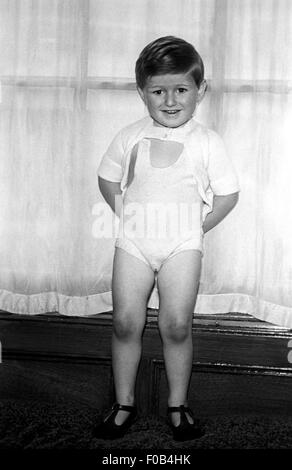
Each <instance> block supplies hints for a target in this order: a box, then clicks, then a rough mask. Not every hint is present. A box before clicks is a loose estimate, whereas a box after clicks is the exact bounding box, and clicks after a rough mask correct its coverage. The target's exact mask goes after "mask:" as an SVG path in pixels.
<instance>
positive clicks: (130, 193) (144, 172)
mask: <svg viewBox="0 0 292 470" xmlns="http://www.w3.org/2000/svg"><path fill="white" fill-rule="evenodd" d="M154 141H156V142H158V141H159V142H163V141H165V142H168V143H170V142H174V144H176V145H178V144H181V148H182V151H181V153H180V155H179V157H178V158H177V160H176V161H174V162H173V163H172V164H171V165H169V166H168V167H164V168H161V167H159V168H157V166H160V165H156V164H153V161H154V160H155V159H153V155H152V153H155V152H152V153H151V152H150V150H151V143H152V142H154ZM161 148H162V147H161ZM136 151H137V157H136V164H135V168H134V177H133V178H132V180H131V181H129V175H130V169H131V162H132V157H133V153H135V152H136ZM166 153H167V152H166ZM162 154H163V152H162ZM164 154H165V152H164ZM162 157H163V155H162ZM163 160H164V159H163V158H162V161H163ZM98 175H99V176H100V177H101V178H103V179H105V180H107V181H112V182H119V183H120V187H121V190H122V197H123V213H122V214H121V221H120V230H119V236H118V238H117V240H116V246H118V247H120V248H122V249H124V250H126V251H127V252H129V253H131V254H132V255H134V256H136V257H137V258H139V259H140V260H141V261H143V262H145V263H146V264H148V265H149V266H151V268H152V269H153V270H154V271H158V270H159V269H160V267H161V265H162V263H164V262H165V261H166V260H167V259H168V258H170V257H172V256H174V255H175V254H177V253H179V252H180V251H183V250H188V249H192V250H193V249H195V250H199V251H201V252H202V239H203V232H202V223H203V221H204V220H205V217H206V215H207V214H208V213H209V212H210V211H212V207H213V196H214V195H218V196H223V195H228V194H231V193H235V192H237V191H239V185H238V180H237V176H236V174H235V172H234V169H233V165H232V162H231V161H230V160H229V158H228V156H227V154H226V150H225V146H224V143H223V141H222V139H221V137H220V136H219V135H218V134H217V133H216V132H214V131H213V130H211V129H208V128H206V127H205V126H203V125H201V124H200V123H198V122H197V121H196V120H195V119H191V120H190V121H188V122H187V123H186V124H184V125H183V126H180V127H179V128H163V127H159V126H156V125H155V123H154V122H153V120H152V119H151V117H146V118H143V119H141V120H139V121H136V122H134V123H132V124H130V125H129V126H127V127H125V128H123V129H122V130H121V131H120V132H119V133H118V134H117V135H116V137H115V138H114V139H113V141H112V142H111V144H110V146H109V147H108V149H107V151H106V153H105V154H104V156H103V158H102V161H101V163H100V165H99V168H98ZM171 204H172V206H171ZM166 209H167V210H166ZM186 212H189V213H190V212H191V214H192V217H189V219H191V224H190V226H189V227H186V226H185V225H184V224H183V223H182V221H180V222H178V223H177V224H175V223H173V221H175V220H178V218H179V219H180V218H181V219H182V220H184V219H186V218H187V217H186V215H185V214H186ZM153 214H154V215H153ZM178 214H179V216H178ZM155 217H156V219H158V221H159V224H158V228H157V222H156V219H155ZM177 227H178V228H179V230H175V228H177ZM173 229H174V230H173Z"/></svg>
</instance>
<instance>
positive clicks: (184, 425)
mask: <svg viewBox="0 0 292 470" xmlns="http://www.w3.org/2000/svg"><path fill="white" fill-rule="evenodd" d="M167 413H168V423H169V425H170V427H171V429H172V434H173V439H174V440H175V441H189V440H191V439H198V438H200V437H202V436H203V435H204V434H205V431H204V429H203V428H202V427H201V426H200V425H199V422H198V420H195V418H194V415H193V412H192V410H191V409H190V408H188V407H186V406H184V405H181V406H169V407H168V409H167ZM171 413H180V423H179V425H178V426H175V425H174V424H173V423H172V421H171V419H170V416H169V415H170V414H171ZM186 413H188V414H189V415H190V417H191V418H192V420H193V423H189V421H188V419H187V416H186Z"/></svg>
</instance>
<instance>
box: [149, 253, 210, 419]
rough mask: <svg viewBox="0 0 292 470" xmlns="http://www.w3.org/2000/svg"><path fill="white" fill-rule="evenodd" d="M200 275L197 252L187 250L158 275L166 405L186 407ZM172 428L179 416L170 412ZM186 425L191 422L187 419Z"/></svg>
mask: <svg viewBox="0 0 292 470" xmlns="http://www.w3.org/2000/svg"><path fill="white" fill-rule="evenodd" d="M200 272H201V253H200V252H199V251H198V250H187V251H182V252H181V253H178V254H177V255H175V256H173V257H172V258H170V259H169V260H167V261H166V262H165V264H164V265H163V266H162V268H161V269H160V271H159V273H158V289H159V297H160V309H159V329H160V334H161V337H162V342H163V353H164V360H165V368H166V374H167V379H168V386H169V400H168V405H169V406H179V405H187V394H188V387H189V381H190V376H191V370H192V360H193V344H192V318H193V312H194V307H195V303H196V298H197V291H198V286H199V279H200ZM171 417H172V420H173V423H174V425H177V424H179V414H178V413H173V414H172V416H171ZM188 419H189V421H190V422H192V419H191V417H190V416H188Z"/></svg>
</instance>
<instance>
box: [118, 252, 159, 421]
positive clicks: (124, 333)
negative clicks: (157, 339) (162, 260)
mask: <svg viewBox="0 0 292 470" xmlns="http://www.w3.org/2000/svg"><path fill="white" fill-rule="evenodd" d="M153 284H154V273H153V271H152V269H151V268H150V267H149V266H147V265H146V264H145V263H144V262H143V261H141V260H139V259H138V258H136V257H134V256H132V255H131V254H129V253H127V252H126V251H124V250H122V249H120V248H116V252H115V257H114V266H113V282H112V292H113V312H114V313H113V335H112V366H113V373H114V383H115V390H116V399H117V402H118V403H120V404H121V405H133V403H134V400H135V397H134V391H135V382H136V375H137V370H138V366H139V362H140V358H141V349H142V333H143V329H144V326H145V321H146V311H147V302H148V298H149V295H150V293H151V289H152V287H153ZM127 416H128V412H127V411H119V412H118V415H117V417H116V423H117V424H121V423H122V422H123V421H124V420H125V419H126V417H127Z"/></svg>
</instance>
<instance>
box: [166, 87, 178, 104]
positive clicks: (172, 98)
mask: <svg viewBox="0 0 292 470" xmlns="http://www.w3.org/2000/svg"><path fill="white" fill-rule="evenodd" d="M165 103H166V105H167V106H174V105H175V103H176V101H175V94H174V93H173V91H168V92H167V93H166V96H165Z"/></svg>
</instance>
